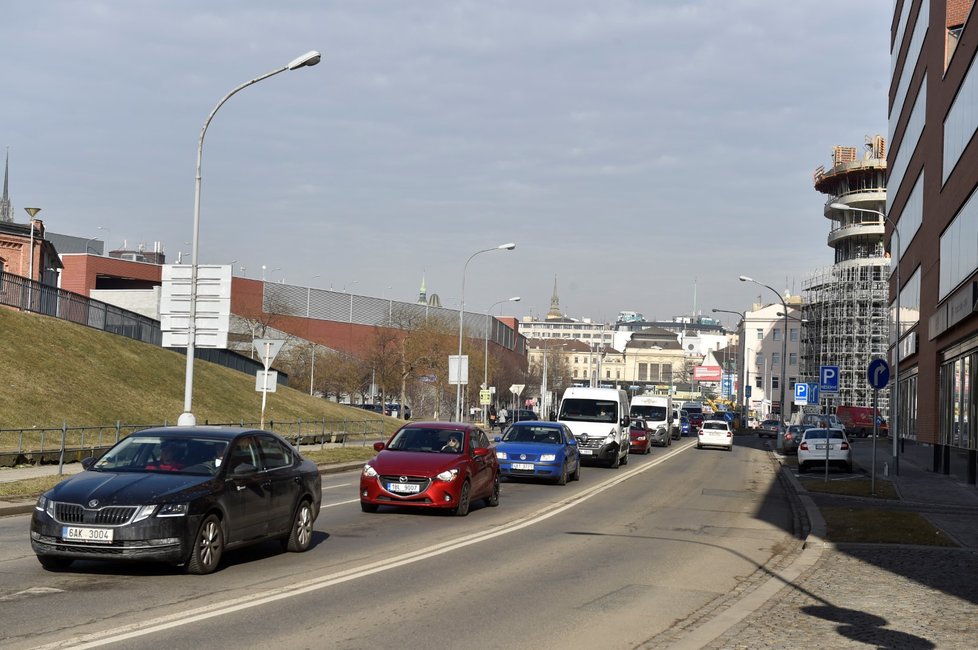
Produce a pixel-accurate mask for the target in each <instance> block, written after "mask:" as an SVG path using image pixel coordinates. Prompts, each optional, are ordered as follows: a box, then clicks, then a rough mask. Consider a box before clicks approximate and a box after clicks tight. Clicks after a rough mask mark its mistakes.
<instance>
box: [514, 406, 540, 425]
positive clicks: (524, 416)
mask: <svg viewBox="0 0 978 650" xmlns="http://www.w3.org/2000/svg"><path fill="white" fill-rule="evenodd" d="M537 419H538V418H537V414H536V413H534V412H533V411H531V410H530V409H513V410H512V411H510V412H509V421H510V422H524V421H526V420H537Z"/></svg>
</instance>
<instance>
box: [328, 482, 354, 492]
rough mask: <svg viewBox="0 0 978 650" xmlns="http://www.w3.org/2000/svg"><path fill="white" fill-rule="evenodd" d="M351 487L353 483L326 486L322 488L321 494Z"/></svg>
mask: <svg viewBox="0 0 978 650" xmlns="http://www.w3.org/2000/svg"><path fill="white" fill-rule="evenodd" d="M351 485H353V483H338V484H336V485H327V486H326V487H324V488H323V492H325V491H326V490H335V489H336V488H341V487H350V486H351Z"/></svg>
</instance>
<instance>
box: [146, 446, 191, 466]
mask: <svg viewBox="0 0 978 650" xmlns="http://www.w3.org/2000/svg"><path fill="white" fill-rule="evenodd" d="M146 469H158V470H161V471H164V472H175V471H178V470H181V469H183V459H182V454H181V453H180V447H179V445H176V444H174V443H172V442H170V443H167V442H164V443H163V444H162V445H161V446H160V458H159V460H156V461H152V462H150V463H149V464H148V465H146Z"/></svg>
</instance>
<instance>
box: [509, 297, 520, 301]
mask: <svg viewBox="0 0 978 650" xmlns="http://www.w3.org/2000/svg"><path fill="white" fill-rule="evenodd" d="M509 301H510V302H519V301H520V297H519V296H513V297H512V298H510V299H509Z"/></svg>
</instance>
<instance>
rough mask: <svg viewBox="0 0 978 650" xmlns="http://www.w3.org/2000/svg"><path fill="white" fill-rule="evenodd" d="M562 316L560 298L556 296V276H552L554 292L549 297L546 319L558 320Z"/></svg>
mask: <svg viewBox="0 0 978 650" xmlns="http://www.w3.org/2000/svg"><path fill="white" fill-rule="evenodd" d="M562 316H563V314H561V313H560V298H558V297H557V276H556V275H555V276H554V294H553V295H552V296H551V297H550V311H548V312H547V320H558V319H560V318H561V317H562Z"/></svg>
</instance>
